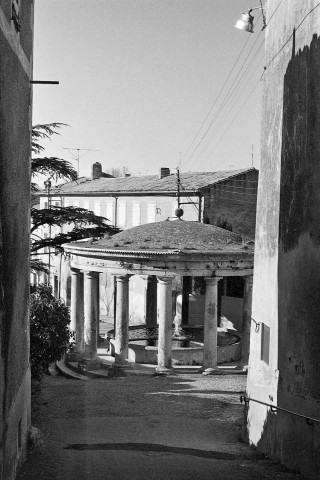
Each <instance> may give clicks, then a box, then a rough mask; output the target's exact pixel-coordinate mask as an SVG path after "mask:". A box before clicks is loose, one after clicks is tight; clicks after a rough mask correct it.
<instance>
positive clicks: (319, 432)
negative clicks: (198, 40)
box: [247, 0, 320, 479]
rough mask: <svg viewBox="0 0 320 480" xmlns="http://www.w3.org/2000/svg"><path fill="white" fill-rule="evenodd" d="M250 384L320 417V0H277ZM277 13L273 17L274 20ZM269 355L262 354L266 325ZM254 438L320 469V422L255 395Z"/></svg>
mask: <svg viewBox="0 0 320 480" xmlns="http://www.w3.org/2000/svg"><path fill="white" fill-rule="evenodd" d="M266 10H267V23H268V27H267V28H266V30H265V35H266V69H265V72H264V77H263V78H264V98H263V105H264V110H263V119H262V144H261V170H260V178H259V190H258V202H257V227H256V246H255V264H254V284H253V308H252V317H253V319H254V320H255V322H257V323H258V324H259V325H258V326H257V325H256V323H255V322H254V321H253V322H252V326H251V349H250V361H249V373H248V386H247V394H248V396H249V397H251V398H253V399H257V400H260V401H264V402H267V403H271V404H274V405H278V406H279V407H282V408H284V409H287V410H290V411H293V412H296V413H299V414H302V415H306V416H310V417H314V418H318V419H320V387H319V385H320V374H319V369H318V365H319V360H320V349H319V340H320V325H319V321H318V316H319V309H320V300H319V299H320V295H319V293H320V274H319V272H320V250H319V244H320V231H319V221H318V219H319V215H320V198H319V191H320V189H319V186H320V165H319V148H320V109H319V107H320V87H319V85H320V82H319V79H320V61H319V58H320V55H319V54H320V40H319V35H320V5H319V4H318V2H316V1H308V2H301V1H299V0H283V1H282V2H281V3H280V4H279V2H278V0H269V1H268V2H267V6H266ZM268 18H269V19H270V20H269V21H268ZM262 322H263V323H264V324H266V325H267V326H269V327H270V344H269V345H270V356H269V362H264V361H262V360H261V335H262V325H261V323H262ZM247 420H248V439H249V442H250V443H252V444H254V445H256V446H257V447H258V448H259V449H261V450H262V451H264V452H266V453H268V454H271V455H275V456H276V457H278V458H279V459H280V460H281V461H282V462H283V463H285V464H286V465H288V466H289V467H290V468H293V469H297V470H299V471H301V473H302V474H304V475H305V476H306V477H307V478H312V479H316V478H318V474H319V471H320V459H319V455H318V454H317V452H319V442H320V428H319V424H317V423H315V424H314V425H313V426H310V425H307V423H306V422H305V420H303V419H301V418H299V417H297V416H294V415H292V414H288V413H285V412H281V411H278V412H277V413H271V411H270V409H269V408H268V407H266V406H263V405H259V404H257V403H255V402H253V401H250V403H249V408H248V412H247Z"/></svg>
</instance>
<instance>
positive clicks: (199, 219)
mask: <svg viewBox="0 0 320 480" xmlns="http://www.w3.org/2000/svg"><path fill="white" fill-rule="evenodd" d="M201 200H202V197H201V193H199V215H198V222H199V223H201V208H202V205H201Z"/></svg>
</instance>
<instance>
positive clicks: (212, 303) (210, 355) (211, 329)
mask: <svg viewBox="0 0 320 480" xmlns="http://www.w3.org/2000/svg"><path fill="white" fill-rule="evenodd" d="M219 280H221V278H220V277H210V278H209V277H207V278H206V279H205V282H206V291H205V311H204V332H203V334H204V343H203V366H202V368H201V369H200V372H203V373H204V374H207V375H209V374H216V373H218V372H219V371H218V348H217V339H218V331H217V327H218V281H219Z"/></svg>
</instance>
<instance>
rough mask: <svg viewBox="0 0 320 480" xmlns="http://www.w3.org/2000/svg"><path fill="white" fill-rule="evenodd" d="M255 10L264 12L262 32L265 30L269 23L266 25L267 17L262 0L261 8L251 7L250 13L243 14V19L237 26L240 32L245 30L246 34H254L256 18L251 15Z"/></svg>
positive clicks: (238, 21)
mask: <svg viewBox="0 0 320 480" xmlns="http://www.w3.org/2000/svg"><path fill="white" fill-rule="evenodd" d="M253 10H261V12H262V22H263V25H262V29H261V30H264V29H265V28H266V26H267V23H266V16H265V13H264V10H263V6H262V0H260V7H251V8H249V10H248V13H243V14H242V16H241V18H239V20H237V22H236V24H235V27H236V28H239V30H244V31H245V32H248V33H253V20H254V17H253V16H252V15H251V12H252V11H253Z"/></svg>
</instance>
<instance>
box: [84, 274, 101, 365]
mask: <svg viewBox="0 0 320 480" xmlns="http://www.w3.org/2000/svg"><path fill="white" fill-rule="evenodd" d="M98 284H99V273H97V272H84V289H83V290H84V350H85V355H86V356H88V357H89V358H95V357H97V328H98V325H97V322H98V318H99V315H98V306H97V291H98Z"/></svg>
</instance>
